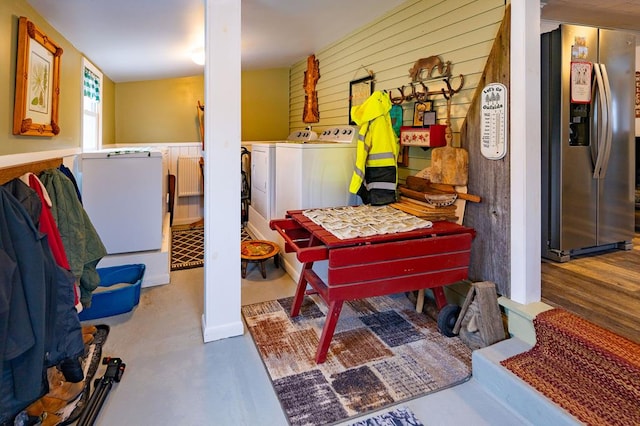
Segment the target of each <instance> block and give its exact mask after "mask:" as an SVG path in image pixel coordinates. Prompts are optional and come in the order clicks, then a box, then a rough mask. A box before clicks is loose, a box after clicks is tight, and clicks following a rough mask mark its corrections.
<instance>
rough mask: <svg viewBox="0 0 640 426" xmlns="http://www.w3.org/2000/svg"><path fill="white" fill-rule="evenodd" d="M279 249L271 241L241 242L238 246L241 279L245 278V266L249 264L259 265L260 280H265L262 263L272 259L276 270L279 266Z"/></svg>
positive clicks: (265, 274) (265, 273)
mask: <svg viewBox="0 0 640 426" xmlns="http://www.w3.org/2000/svg"><path fill="white" fill-rule="evenodd" d="M278 253H280V247H278V246H277V245H276V244H275V243H272V242H271V241H265V240H249V241H243V242H242V244H241V245H240V257H241V259H242V278H246V276H247V264H248V263H249V262H253V263H260V272H261V273H262V278H267V271H266V270H265V268H264V261H265V260H267V259H271V258H272V257H273V260H274V263H275V265H276V268H277V267H279V266H280V261H279V259H278Z"/></svg>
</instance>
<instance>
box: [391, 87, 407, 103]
mask: <svg viewBox="0 0 640 426" xmlns="http://www.w3.org/2000/svg"><path fill="white" fill-rule="evenodd" d="M398 91H400V97H398V98H394V97H393V89H391V90H389V99H390V100H391V103H392V104H394V105H400V104H402V102H404V86H402V87H399V88H398Z"/></svg>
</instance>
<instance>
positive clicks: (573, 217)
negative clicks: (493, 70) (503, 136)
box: [541, 25, 636, 262]
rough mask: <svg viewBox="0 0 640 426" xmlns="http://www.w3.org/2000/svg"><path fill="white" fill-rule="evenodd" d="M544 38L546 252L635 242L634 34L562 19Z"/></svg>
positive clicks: (565, 255) (555, 256)
mask: <svg viewBox="0 0 640 426" xmlns="http://www.w3.org/2000/svg"><path fill="white" fill-rule="evenodd" d="M541 38H542V44H541V80H542V191H541V192H542V200H541V203H542V205H541V207H542V256H543V257H545V258H548V259H552V260H556V261H560V262H564V261H567V260H570V259H571V257H572V256H575V255H577V254H583V253H588V252H596V251H600V250H605V249H612V248H621V249H631V247H632V243H631V241H632V239H633V235H634V220H635V219H634V193H635V144H634V136H635V127H634V126H635V122H634V97H635V48H636V41H635V36H634V35H631V34H626V33H623V32H620V31H613V30H606V29H599V28H593V27H582V26H574V25H561V26H560V27H559V28H558V29H556V30H554V31H551V32H549V33H545V34H542V37H541Z"/></svg>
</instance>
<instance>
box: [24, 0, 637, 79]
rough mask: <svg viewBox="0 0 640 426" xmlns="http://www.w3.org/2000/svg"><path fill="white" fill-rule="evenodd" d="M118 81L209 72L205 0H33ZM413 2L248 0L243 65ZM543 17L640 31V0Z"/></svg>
mask: <svg viewBox="0 0 640 426" xmlns="http://www.w3.org/2000/svg"><path fill="white" fill-rule="evenodd" d="M27 2H28V3H29V4H31V6H32V7H33V8H34V9H35V10H36V11H37V12H38V13H39V14H40V15H41V16H42V17H44V19H46V20H47V22H49V23H50V24H51V25H52V26H53V27H54V28H55V29H56V30H57V31H58V32H60V33H61V34H62V35H63V36H64V37H65V38H66V39H67V40H69V41H70V42H71V43H72V44H73V45H74V46H75V48H76V49H78V50H79V51H81V52H83V53H84V54H85V55H86V56H87V57H88V58H89V59H90V60H91V61H92V62H93V63H94V64H95V65H96V66H98V67H99V68H100V69H101V70H102V71H103V72H104V73H105V74H106V75H107V76H108V77H109V78H110V79H111V80H113V81H114V82H116V83H120V82H126V81H139V80H154V79H161V78H171V77H184V76H192V75H198V74H200V73H202V71H203V68H202V66H201V65H196V64H194V63H193V61H192V60H191V54H192V52H193V51H194V50H196V49H198V48H201V47H202V46H203V45H204V0H109V1H87V0H27ZM404 2H405V0H348V1H344V0H242V69H243V70H251V69H265V68H279V67H289V66H291V65H293V64H294V63H295V62H297V61H299V60H301V59H304V58H306V57H307V56H308V55H310V54H313V53H314V52H316V51H318V50H320V49H322V48H324V47H326V46H327V45H328V44H330V43H332V42H334V41H336V40H339V39H340V38H342V37H344V36H346V35H348V34H349V33H351V32H353V31H354V30H356V29H357V28H359V27H361V26H362V25H365V24H366V23H368V22H371V21H373V20H375V19H376V18H378V17H380V16H382V15H384V14H385V13H386V12H388V11H389V10H391V9H393V8H395V7H396V6H398V5H400V4H402V3H404ZM541 5H544V7H543V8H542V11H541V18H542V19H544V20H549V21H559V22H571V23H580V24H588V25H599V26H604V27H611V28H623V29H631V30H634V31H640V2H639V1H638V0H606V1H604V0H546V1H541Z"/></svg>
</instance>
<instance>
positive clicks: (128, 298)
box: [79, 264, 145, 321]
mask: <svg viewBox="0 0 640 426" xmlns="http://www.w3.org/2000/svg"><path fill="white" fill-rule="evenodd" d="M144 270H145V265H143V264H131V265H121V266H111V267H108V268H98V269H97V271H98V275H99V276H100V287H111V286H114V285H116V284H123V283H124V284H127V285H124V286H118V288H114V289H113V290H108V289H104V288H102V289H101V290H100V291H97V292H94V293H93V296H92V298H91V307H89V308H86V309H83V310H82V312H80V314H79V317H80V321H85V320H91V319H94V318H103V317H110V316H113V315H119V314H123V313H125V312H129V311H131V310H132V309H133V308H134V306H136V305H137V304H138V302H139V301H140V287H141V286H142V278H143V277H144Z"/></svg>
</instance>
